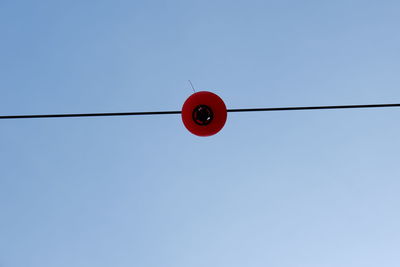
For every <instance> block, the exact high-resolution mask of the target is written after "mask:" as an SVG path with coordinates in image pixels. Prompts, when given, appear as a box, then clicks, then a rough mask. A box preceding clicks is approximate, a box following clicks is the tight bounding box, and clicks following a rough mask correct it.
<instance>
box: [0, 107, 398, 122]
mask: <svg viewBox="0 0 400 267" xmlns="http://www.w3.org/2000/svg"><path fill="white" fill-rule="evenodd" d="M388 107H400V104H372V105H341V106H311V107H278V108H243V109H228V110H227V111H228V112H257V111H290V110H317V109H361V108H388ZM181 113H182V112H181V111H150V112H118V113H76V114H42V115H9V116H0V119H2V120H4V119H38V118H71V117H111V116H142V115H168V114H181Z"/></svg>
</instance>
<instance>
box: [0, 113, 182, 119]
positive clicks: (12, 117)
mask: <svg viewBox="0 0 400 267" xmlns="http://www.w3.org/2000/svg"><path fill="white" fill-rule="evenodd" d="M164 114H181V111H151V112H118V113H77V114H44V115H10V116H0V119H3V120H4V119H38V118H71V117H111V116H141V115H164Z"/></svg>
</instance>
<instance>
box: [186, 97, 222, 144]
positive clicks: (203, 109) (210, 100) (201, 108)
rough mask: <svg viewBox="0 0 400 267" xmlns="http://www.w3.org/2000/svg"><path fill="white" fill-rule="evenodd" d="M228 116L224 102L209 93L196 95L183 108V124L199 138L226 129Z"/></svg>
mask: <svg viewBox="0 0 400 267" xmlns="http://www.w3.org/2000/svg"><path fill="white" fill-rule="evenodd" d="M227 115H228V113H227V111H226V106H225V103H224V101H222V99H221V98H220V97H219V96H217V95H216V94H214V93H211V92H207V91H202V92H197V93H194V94H193V95H191V96H190V97H189V98H188V99H187V100H186V101H185V103H184V104H183V107H182V121H183V124H184V125H185V127H186V128H187V129H188V130H189V131H190V132H191V133H192V134H195V135H198V136H210V135H214V134H216V133H218V132H219V131H220V130H221V129H222V128H223V127H224V125H225V122H226V118H227Z"/></svg>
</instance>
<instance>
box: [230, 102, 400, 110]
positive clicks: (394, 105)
mask: <svg viewBox="0 0 400 267" xmlns="http://www.w3.org/2000/svg"><path fill="white" fill-rule="evenodd" d="M389 107H400V104H372V105H341V106H312V107H281V108H242V109H228V112H253V111H288V110H315V109H359V108H389Z"/></svg>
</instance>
